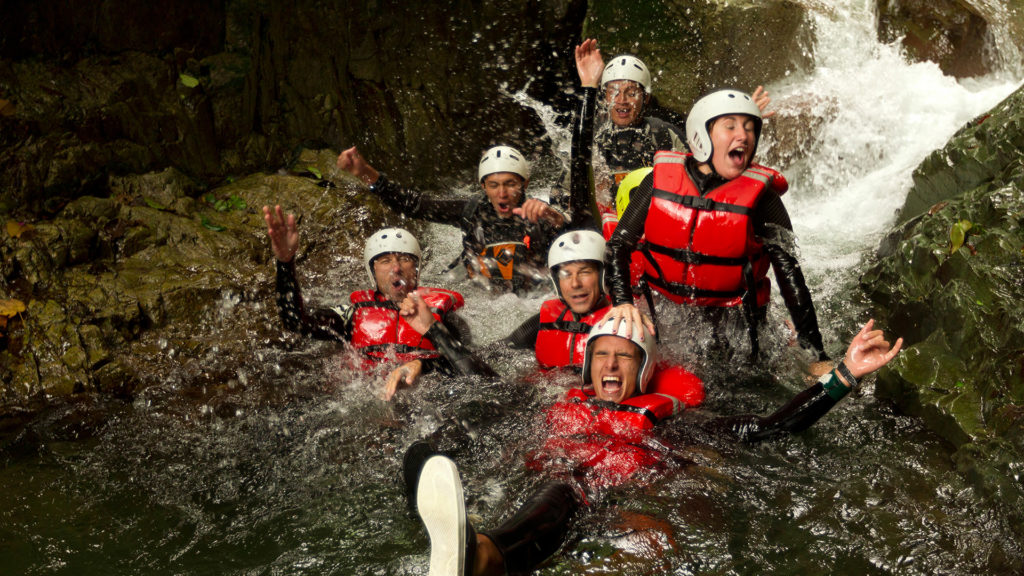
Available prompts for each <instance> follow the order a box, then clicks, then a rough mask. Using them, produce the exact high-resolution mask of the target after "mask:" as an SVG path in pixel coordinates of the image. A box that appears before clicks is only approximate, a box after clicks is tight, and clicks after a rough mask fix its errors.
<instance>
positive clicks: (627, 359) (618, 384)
mask: <svg viewBox="0 0 1024 576" xmlns="http://www.w3.org/2000/svg"><path fill="white" fill-rule="evenodd" d="M589 346H590V347H592V348H593V352H592V356H591V357H590V382H591V383H592V384H593V386H594V395H595V396H596V397H597V398H598V399H599V400H607V401H609V402H616V403H619V402H622V401H624V400H626V399H628V398H630V397H632V396H633V395H634V394H635V393H636V392H637V376H638V375H639V372H640V367H641V366H642V365H643V358H644V353H643V351H642V350H641V349H640V347H639V346H637V345H636V344H634V343H632V342H630V341H629V340H627V339H625V338H622V337H620V336H613V335H605V336H601V337H599V338H598V339H597V340H595V341H594V342H592V343H591V344H590V345H589Z"/></svg>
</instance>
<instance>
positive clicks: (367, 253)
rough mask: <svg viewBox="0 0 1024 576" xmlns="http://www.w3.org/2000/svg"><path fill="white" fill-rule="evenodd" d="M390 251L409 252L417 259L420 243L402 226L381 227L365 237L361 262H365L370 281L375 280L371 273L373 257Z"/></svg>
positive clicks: (374, 281)
mask: <svg viewBox="0 0 1024 576" xmlns="http://www.w3.org/2000/svg"><path fill="white" fill-rule="evenodd" d="M390 252H400V253H402V254H411V255H413V256H415V257H416V260H419V259H420V243H419V242H417V241H416V237H415V236H413V235H412V232H409V231H408V230H405V229H404V228H383V229H381V230H377V231H376V232H374V233H373V234H371V235H370V237H369V238H367V239H366V247H365V248H364V249H363V264H366V273H367V274H369V275H370V282H371V283H376V282H377V278H376V277H375V276H374V275H373V259H374V258H376V257H377V256H380V255H381V254H388V253H390Z"/></svg>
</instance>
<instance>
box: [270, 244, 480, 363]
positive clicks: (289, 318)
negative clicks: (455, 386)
mask: <svg viewBox="0 0 1024 576" xmlns="http://www.w3.org/2000/svg"><path fill="white" fill-rule="evenodd" d="M275 288H276V291H277V310H278V313H279V315H280V316H281V322H282V323H283V324H284V327H285V329H286V330H289V331H291V332H298V333H300V334H302V335H303V336H309V337H312V338H315V339H317V340H334V341H337V342H351V340H352V331H353V320H354V318H355V308H354V307H353V306H351V305H348V304H346V305H343V306H339V307H337V308H312V309H310V308H307V307H306V305H305V303H304V302H303V300H302V291H301V290H300V289H299V281H298V279H297V278H296V276H295V263H294V261H293V262H281V261H280V260H278V261H277V278H276V281H275ZM397 308H398V306H397V305H396V306H395V309H396V310H397ZM443 322H444V323H445V325H446V326H447V327H448V329H449V333H451V334H454V335H455V336H456V337H459V338H461V337H462V335H463V334H467V335H468V331H467V330H466V328H465V323H464V322H463V321H462V320H461V319H460V318H458V317H457V316H455V315H454V314H448V315H445V317H444V319H443ZM421 361H422V362H423V372H424V373H429V372H432V371H433V370H435V369H440V370H441V371H442V372H443V373H445V374H454V373H455V372H454V371H453V370H452V366H451V365H450V363H449V362H448V360H447V358H446V357H445V356H444V355H442V356H440V357H438V358H423V359H421Z"/></svg>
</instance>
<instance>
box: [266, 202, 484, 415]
mask: <svg viewBox="0 0 1024 576" xmlns="http://www.w3.org/2000/svg"><path fill="white" fill-rule="evenodd" d="M263 218H264V220H265V221H266V223H267V235H268V236H269V237H270V247H271V250H272V251H273V253H274V257H275V258H276V260H277V264H276V267H277V278H276V291H277V306H278V311H279V313H280V316H281V321H282V322H283V324H284V327H285V329H287V330H289V331H292V332H298V333H300V334H303V335H305V336H310V337H312V338H315V339H319V340H335V341H340V342H348V343H349V344H351V345H352V346H353V347H354V348H355V349H356V350H358V351H359V352H360V353H361V354H362V356H363V358H364V360H365V363H364V367H367V368H369V367H371V366H374V365H377V364H380V363H383V362H389V361H392V360H394V361H398V362H411V361H413V360H417V361H418V362H419V364H418V365H417V368H418V369H419V370H420V371H422V372H430V371H432V370H434V369H435V368H441V369H442V370H443V371H446V372H451V370H452V368H451V367H450V366H449V365H448V363H447V360H445V359H444V358H443V357H442V356H441V354H440V353H439V352H438V351H437V350H436V349H435V347H434V345H433V343H432V342H431V341H430V339H429V338H424V337H423V336H422V335H421V334H420V333H419V332H417V331H415V330H414V329H413V328H412V327H410V326H409V324H408V323H407V322H406V321H405V320H403V319H402V318H401V317H400V316H399V314H398V309H399V305H400V304H401V302H402V301H403V300H404V299H405V298H406V297H407V296H408V295H409V294H412V293H417V294H419V295H420V296H421V297H422V299H423V301H424V302H425V303H427V305H428V306H429V310H430V314H431V315H432V317H433V318H435V319H436V320H438V321H439V322H443V323H445V325H447V326H449V327H450V330H451V331H452V332H453V333H454V334H458V335H460V337H461V335H462V334H463V333H465V328H464V327H463V326H464V325H463V324H462V323H461V321H460V320H459V319H458V318H457V316H456V315H455V311H456V310H458V309H459V308H461V307H462V305H463V298H462V295H461V294H459V293H458V292H454V291H451V290H445V289H442V288H421V287H419V259H420V256H421V250H420V245H419V242H418V241H417V240H416V237H415V236H413V235H412V233H410V232H409V231H408V230H403V229H402V228H384V229H381V230H378V231H376V232H374V233H373V234H371V235H370V236H369V237H368V238H367V239H366V244H365V246H364V250H363V263H364V265H365V266H366V273H367V274H368V276H369V278H370V282H371V283H372V285H373V286H374V288H373V289H370V290H358V291H355V292H353V293H352V294H351V295H350V296H349V303H348V304H346V305H342V306H337V307H333V308H313V309H310V308H309V307H307V306H306V305H305V303H304V301H303V298H302V292H301V290H300V289H299V283H298V280H297V278H296V274H295V253H296V252H297V251H298V247H299V229H298V222H297V221H296V219H295V215H294V214H288V215H287V216H286V215H285V214H284V213H283V211H282V210H281V207H280V206H274V208H273V209H271V207H270V206H264V207H263ZM392 394H394V390H393V389H391V390H388V389H386V390H385V395H386V396H387V397H390V395H392Z"/></svg>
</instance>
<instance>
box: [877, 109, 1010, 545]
mask: <svg viewBox="0 0 1024 576" xmlns="http://www.w3.org/2000/svg"><path fill="white" fill-rule="evenodd" d="M1022 143H1024V89H1020V90H1018V91H1017V92H1016V93H1014V94H1012V95H1011V96H1010V97H1008V98H1007V99H1006V100H1005V101H1004V102H1002V103H1001V104H1000V105H999V106H997V107H996V108H995V109H993V110H992V111H990V112H989V113H988V114H986V115H985V116H983V117H982V118H979V119H977V120H975V121H974V122H971V123H969V124H968V125H967V126H965V127H964V128H962V129H961V130H960V131H959V132H958V133H957V134H956V135H955V136H954V137H953V139H952V140H951V141H950V142H949V144H947V146H946V147H945V148H943V149H941V150H938V151H936V152H935V153H933V154H932V155H931V156H930V157H929V158H928V159H926V160H925V161H924V162H923V163H922V164H921V166H920V167H918V169H917V170H916V171H915V174H914V182H915V185H914V189H913V190H912V191H911V193H910V194H909V195H908V198H907V201H906V204H905V205H904V207H903V210H902V212H901V216H900V224H899V225H898V227H897V229H896V230H894V231H893V232H892V233H891V234H890V235H889V236H888V237H887V238H886V239H885V240H884V241H883V243H882V245H881V247H880V249H879V252H878V255H877V261H876V262H875V263H874V264H873V265H872V266H871V267H870V268H869V269H868V270H867V272H866V273H865V274H864V275H863V276H862V278H861V287H862V288H863V290H864V292H865V293H866V295H867V296H868V298H869V299H870V301H871V302H873V306H874V308H875V311H874V314H875V317H876V318H878V319H879V320H880V321H881V322H882V325H884V326H886V327H887V328H888V329H890V330H891V331H892V332H893V333H895V334H899V335H900V336H903V337H904V339H905V340H906V344H907V348H906V351H905V352H904V353H903V354H901V355H900V357H899V358H898V359H897V360H896V361H894V362H893V363H892V364H891V365H890V366H889V367H888V368H887V369H884V370H882V371H881V372H880V374H879V377H878V384H877V389H876V394H877V395H878V397H880V398H884V399H888V400H891V401H892V402H894V403H895V405H896V406H897V407H899V408H900V409H901V410H902V411H904V412H906V413H908V414H912V415H916V416H920V417H921V418H922V419H923V420H924V422H925V423H926V424H927V425H928V427H929V428H931V429H932V430H934V431H936V432H937V433H938V434H939V435H941V436H942V437H943V438H945V439H946V440H948V441H949V442H951V443H952V444H953V445H954V446H955V447H956V452H955V454H954V461H955V462H956V464H957V467H958V468H959V469H960V470H961V471H963V472H965V473H966V474H967V476H968V477H969V478H972V479H975V480H977V481H978V484H979V487H980V488H981V489H982V490H984V491H985V492H986V493H988V494H990V495H992V496H993V497H997V498H999V499H1000V501H1001V502H1003V503H1004V504H1005V505H1006V506H1007V507H1008V509H1012V510H1016V511H1018V512H1017V514H1016V516H1015V518H1016V519H1017V526H1018V527H1020V526H1024V522H1021V520H1022V519H1024V514H1022V513H1020V511H1021V510H1024V490H1022V489H1021V485H1020V483H1019V481H1018V480H1016V478H1017V476H1018V475H1019V470H1020V467H1021V466H1022V464H1024V418H1022V417H1021V416H1022V414H1024V227H1022V222H1024V220H1022V218H1024V186H1022V182H1024V167H1022V165H1021V163H1020V153H1019V150H1020V146H1021V144H1022ZM1020 533H1021V535H1022V536H1024V529H1022V530H1021V531H1020Z"/></svg>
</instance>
